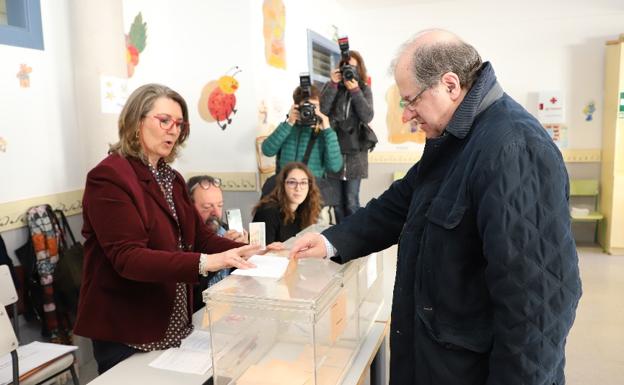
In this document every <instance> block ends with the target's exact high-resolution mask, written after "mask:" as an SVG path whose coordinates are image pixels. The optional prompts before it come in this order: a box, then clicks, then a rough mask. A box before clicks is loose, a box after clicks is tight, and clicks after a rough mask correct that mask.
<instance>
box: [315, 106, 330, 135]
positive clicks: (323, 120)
mask: <svg viewBox="0 0 624 385" xmlns="http://www.w3.org/2000/svg"><path fill="white" fill-rule="evenodd" d="M316 116H318V117H319V120H320V127H321V130H326V129H328V128H329V127H330V125H329V118H328V117H327V115H325V114H324V113H322V112H321V109H320V108H318V106H317V108H316Z"/></svg>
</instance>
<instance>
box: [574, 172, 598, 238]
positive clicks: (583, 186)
mask: <svg viewBox="0 0 624 385" xmlns="http://www.w3.org/2000/svg"><path fill="white" fill-rule="evenodd" d="M598 194H599V188H598V181H597V180H595V179H572V180H570V201H572V198H573V197H586V198H591V199H592V203H591V208H590V209H589V213H578V212H575V211H574V210H573V211H571V212H570V217H571V219H572V222H595V224H596V225H595V227H596V229H595V231H594V242H596V240H597V238H598V224H599V223H600V221H601V220H602V219H603V218H604V216H603V215H602V214H601V213H600V212H598V211H597V210H596V206H597V204H598Z"/></svg>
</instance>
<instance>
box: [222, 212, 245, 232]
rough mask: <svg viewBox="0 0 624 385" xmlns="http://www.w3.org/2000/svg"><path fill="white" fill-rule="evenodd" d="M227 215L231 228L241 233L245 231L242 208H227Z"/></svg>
mask: <svg viewBox="0 0 624 385" xmlns="http://www.w3.org/2000/svg"><path fill="white" fill-rule="evenodd" d="M225 216H226V217H227V221H228V227H229V228H230V230H236V231H238V232H239V233H242V232H243V218H242V216H241V211H240V209H230V210H226V211H225Z"/></svg>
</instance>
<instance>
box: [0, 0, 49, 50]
mask: <svg viewBox="0 0 624 385" xmlns="http://www.w3.org/2000/svg"><path fill="white" fill-rule="evenodd" d="M0 44H6V45H13V46H16V47H24V48H33V49H40V50H43V31H42V29H41V4H40V0H0Z"/></svg>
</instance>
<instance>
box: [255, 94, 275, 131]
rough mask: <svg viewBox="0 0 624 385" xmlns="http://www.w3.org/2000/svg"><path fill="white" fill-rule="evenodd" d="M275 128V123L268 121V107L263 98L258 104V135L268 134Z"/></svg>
mask: <svg viewBox="0 0 624 385" xmlns="http://www.w3.org/2000/svg"><path fill="white" fill-rule="evenodd" d="M273 130H275V125H274V124H272V123H269V107H268V106H267V103H266V101H265V100H261V101H260V104H258V136H268V135H271V133H272V132H273Z"/></svg>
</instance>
